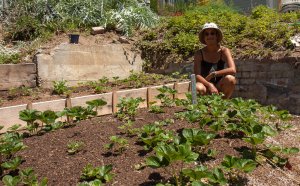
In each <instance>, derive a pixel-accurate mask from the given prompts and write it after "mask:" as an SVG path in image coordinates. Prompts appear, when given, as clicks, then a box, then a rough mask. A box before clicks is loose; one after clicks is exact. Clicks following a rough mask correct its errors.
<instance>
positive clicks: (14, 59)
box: [0, 53, 21, 64]
mask: <svg viewBox="0 0 300 186" xmlns="http://www.w3.org/2000/svg"><path fill="white" fill-rule="evenodd" d="M20 60H21V57H20V55H19V54H12V55H10V54H3V53H0V64H8V63H13V64H16V63H19V62H20Z"/></svg>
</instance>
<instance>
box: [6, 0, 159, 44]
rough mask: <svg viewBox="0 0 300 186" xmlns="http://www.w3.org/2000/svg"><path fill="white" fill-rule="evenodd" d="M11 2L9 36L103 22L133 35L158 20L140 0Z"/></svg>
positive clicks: (44, 33)
mask: <svg viewBox="0 0 300 186" xmlns="http://www.w3.org/2000/svg"><path fill="white" fill-rule="evenodd" d="M9 5H10V6H9V7H8V9H7V13H8V15H7V16H6V21H5V23H7V25H6V27H5V28H6V29H5V33H6V34H5V36H6V38H7V39H8V40H23V41H24V40H34V39H36V38H37V37H46V36H47V35H49V34H51V33H54V32H58V31H70V30H79V29H87V28H90V27H91V26H99V25H101V26H104V27H105V28H106V29H108V30H110V29H118V30H121V31H122V32H123V33H124V34H126V35H130V34H132V32H133V30H135V29H141V28H149V27H153V26H154V25H155V24H156V23H157V21H158V17H157V16H156V15H155V14H154V13H152V11H151V10H150V9H149V8H148V7H146V6H142V5H141V3H139V1H137V0H126V1H118V0H101V1H99V0H88V1H80V0H71V1H67V0H62V1H39V0H33V1H26V0H20V1H15V0H13V1H11V2H10V3H9ZM16 12H18V13H16Z"/></svg>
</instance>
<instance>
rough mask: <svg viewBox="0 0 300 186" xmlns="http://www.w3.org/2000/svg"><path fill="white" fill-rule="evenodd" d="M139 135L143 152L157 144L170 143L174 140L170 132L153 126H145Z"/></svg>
mask: <svg viewBox="0 0 300 186" xmlns="http://www.w3.org/2000/svg"><path fill="white" fill-rule="evenodd" d="M140 133H141V134H140V135H139V138H140V140H141V141H142V142H143V143H144V149H145V150H150V149H152V148H154V147H156V146H157V145H158V144H164V143H170V142H172V141H173V140H175V138H176V137H175V135H174V134H173V132H172V131H164V130H163V129H161V128H160V127H159V126H157V125H155V124H148V125H145V126H144V127H143V128H142V129H141V131H140Z"/></svg>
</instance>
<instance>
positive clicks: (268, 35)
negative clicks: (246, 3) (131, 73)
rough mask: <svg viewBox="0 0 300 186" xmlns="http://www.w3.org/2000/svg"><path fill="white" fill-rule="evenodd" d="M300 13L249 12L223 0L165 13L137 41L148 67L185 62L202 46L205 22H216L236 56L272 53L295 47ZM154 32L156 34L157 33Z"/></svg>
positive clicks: (265, 8)
mask: <svg viewBox="0 0 300 186" xmlns="http://www.w3.org/2000/svg"><path fill="white" fill-rule="evenodd" d="M299 15H300V13H295V12H293V13H286V14H279V13H277V12H276V11H275V10H273V9H270V8H267V7H265V6H257V7H256V8H254V9H253V10H252V13H251V15H249V16H246V15H243V14H241V13H239V12H238V11H236V10H235V9H233V8H232V7H229V6H227V5H225V4H223V3H210V4H207V5H205V6H196V7H195V8H192V9H189V10H187V11H186V12H184V14H183V15H182V16H173V17H166V18H164V19H162V21H161V24H160V25H159V26H158V27H157V28H156V29H155V30H151V31H148V32H146V33H144V35H143V39H142V41H141V42H139V43H138V45H139V46H140V49H141V50H142V51H143V57H144V58H145V60H146V61H148V62H147V67H148V68H154V69H161V68H165V67H168V65H167V64H168V63H175V62H174V56H176V57H175V58H176V62H179V63H180V62H183V61H185V60H187V59H188V58H190V57H193V54H194V51H195V50H196V49H197V48H199V47H201V46H202V45H201V44H200V42H199V40H198V33H199V31H200V30H201V28H202V25H203V24H204V23H207V22H215V23H216V24H218V26H219V27H220V28H221V30H222V32H223V35H224V40H223V41H222V45H225V46H226V47H228V48H231V49H232V51H233V54H234V56H235V57H237V58H245V57H247V58H262V57H270V56H271V55H272V52H274V51H281V52H283V53H286V54H287V53H288V52H289V51H290V50H291V49H293V45H292V43H291V42H290V39H289V38H290V37H291V36H293V35H294V34H295V33H297V32H298V31H299V26H298V24H291V23H295V22H296V21H297V18H298V17H299ZM154 33H155V34H154Z"/></svg>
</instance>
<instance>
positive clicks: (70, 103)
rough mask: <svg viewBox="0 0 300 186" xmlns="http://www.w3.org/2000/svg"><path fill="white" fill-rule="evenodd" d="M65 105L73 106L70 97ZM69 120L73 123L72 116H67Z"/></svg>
mask: <svg viewBox="0 0 300 186" xmlns="http://www.w3.org/2000/svg"><path fill="white" fill-rule="evenodd" d="M65 106H66V108H72V101H71V98H70V97H67V99H66V105H65ZM67 122H68V123H72V122H73V120H72V117H70V116H67Z"/></svg>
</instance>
